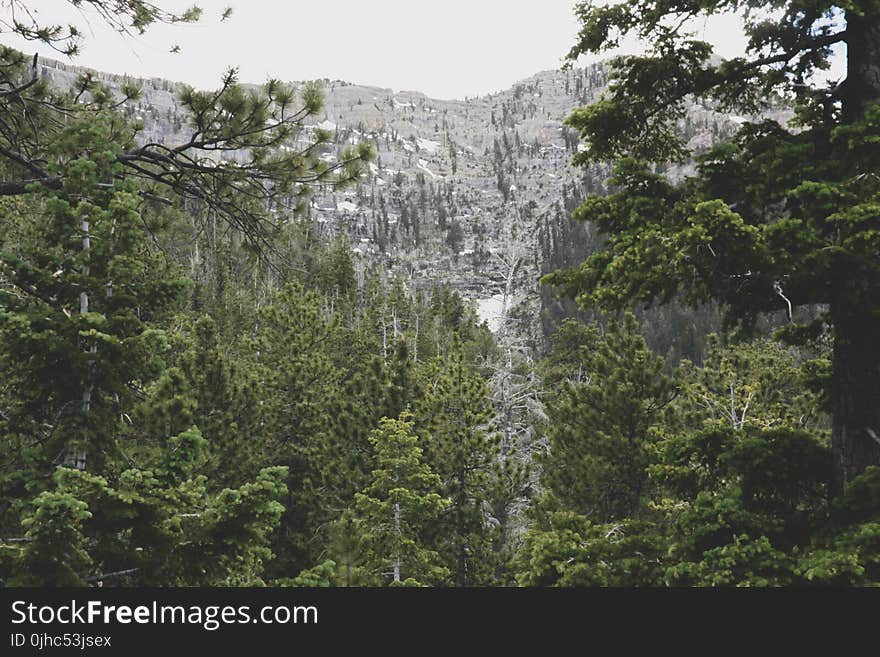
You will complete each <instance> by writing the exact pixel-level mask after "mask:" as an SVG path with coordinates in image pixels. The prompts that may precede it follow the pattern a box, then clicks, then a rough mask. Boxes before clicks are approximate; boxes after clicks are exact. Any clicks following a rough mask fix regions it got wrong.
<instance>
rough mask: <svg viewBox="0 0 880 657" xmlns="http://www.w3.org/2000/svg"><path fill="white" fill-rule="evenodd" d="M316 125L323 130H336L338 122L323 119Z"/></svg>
mask: <svg viewBox="0 0 880 657" xmlns="http://www.w3.org/2000/svg"><path fill="white" fill-rule="evenodd" d="M316 127H318V128H320V129H321V130H336V124H335V123H333V121H321V122H320V123H318V124H317V126H316Z"/></svg>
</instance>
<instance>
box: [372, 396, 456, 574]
mask: <svg viewBox="0 0 880 657" xmlns="http://www.w3.org/2000/svg"><path fill="white" fill-rule="evenodd" d="M370 443H371V445H372V446H373V449H374V450H375V464H376V469H375V470H373V473H372V481H371V482H370V484H369V485H368V486H367V487H366V488H365V489H364V491H363V492H361V493H358V494H357V495H355V509H356V514H357V517H358V521H359V522H360V524H361V526H362V531H363V532H364V534H365V537H364V542H365V544H366V546H367V550H368V552H369V555H370V556H369V558H368V561H367V567H368V568H369V569H371V570H372V571H373V572H374V573H375V574H376V575H378V576H379V577H380V578H381V579H382V580H383V581H386V582H389V581H390V583H391V584H393V585H419V584H421V585H425V584H434V583H439V582H442V581H444V580H445V578H446V577H447V576H448V570H447V569H446V568H444V567H442V566H441V565H440V558H439V555H438V554H437V553H436V552H435V551H433V550H431V549H429V548H428V547H426V545H425V542H426V535H427V534H428V532H429V530H430V527H431V525H432V524H433V523H435V522H436V521H437V518H438V517H439V516H440V514H441V513H442V512H443V510H444V509H445V507H446V506H447V505H448V504H449V500H445V499H443V498H442V497H441V496H440V494H439V493H438V492H437V491H438V490H439V489H440V477H439V476H437V475H436V474H434V473H433V472H431V469H430V468H429V467H428V466H427V465H426V464H425V463H424V462H423V460H422V449H421V448H420V447H419V445H418V443H419V439H418V437H417V436H416V434H415V432H414V428H413V424H412V422H411V421H409V416H408V415H407V414H405V413H404V414H403V415H402V416H401V418H400V419H399V420H389V419H387V418H386V419H383V420H382V422H381V423H380V425H379V428H378V429H377V430H376V431H374V432H373V433H372V434H371V436H370Z"/></svg>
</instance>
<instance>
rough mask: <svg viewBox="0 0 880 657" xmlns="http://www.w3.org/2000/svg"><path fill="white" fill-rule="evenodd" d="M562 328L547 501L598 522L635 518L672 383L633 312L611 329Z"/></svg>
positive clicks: (553, 370) (555, 359)
mask: <svg viewBox="0 0 880 657" xmlns="http://www.w3.org/2000/svg"><path fill="white" fill-rule="evenodd" d="M561 333H562V336H561V340H560V341H558V342H557V343H556V344H555V346H554V349H553V351H552V352H551V356H550V359H549V360H550V363H549V368H550V369H549V373H550V378H551V380H552V379H553V378H556V380H557V386H556V389H555V390H554V391H553V393H552V394H551V395H550V396H548V398H547V416H548V422H549V426H548V431H547V434H548V435H547V438H548V447H547V452H546V453H545V454H543V455H542V456H541V458H540V459H539V464H540V465H541V467H542V470H543V474H542V479H541V481H542V484H543V487H544V490H545V497H544V500H543V501H542V503H541V504H542V506H546V507H548V508H551V509H564V510H570V511H573V512H576V513H580V514H585V515H586V516H587V517H589V518H590V519H591V520H594V521H595V522H598V523H605V522H609V521H611V520H617V519H621V518H624V517H628V516H633V515H634V514H635V513H636V512H637V510H638V509H639V507H640V505H641V503H642V501H643V497H644V495H645V493H646V488H647V485H648V481H647V470H646V468H647V466H648V464H649V463H650V461H651V459H652V457H653V454H654V443H655V442H656V440H657V435H656V432H655V430H656V426H657V424H658V421H659V420H660V419H661V417H662V413H663V411H664V408H665V407H666V406H668V404H669V402H670V401H671V400H672V398H673V397H674V394H675V392H674V388H673V386H672V382H671V380H670V379H669V377H668V376H666V375H665V374H664V373H663V369H664V363H663V361H662V359H660V358H658V357H656V356H654V355H653V354H651V353H650V352H649V351H648V349H647V347H646V346H645V343H644V340H643V339H642V337H641V336H640V335H639V334H638V331H637V326H636V320H635V318H634V317H633V316H632V315H627V316H626V317H625V318H624V320H623V322H612V323H610V324H609V326H608V329H607V330H606V331H605V332H604V333H601V332H600V331H599V330H598V329H596V328H595V327H587V326H584V325H581V324H577V323H575V322H573V321H570V322H567V323H566V324H565V325H564V327H563V330H562V331H561ZM572 336H577V339H578V342H577V346H576V349H572V343H571V342H570V340H571V337H572ZM569 359H570V360H569ZM566 370H567V371H566ZM563 377H564V378H563Z"/></svg>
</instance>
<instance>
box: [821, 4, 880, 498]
mask: <svg viewBox="0 0 880 657" xmlns="http://www.w3.org/2000/svg"><path fill="white" fill-rule="evenodd" d="M846 21H847V27H846V46H847V77H846V82H845V84H844V89H843V117H842V118H843V123H845V124H849V123H854V122H856V121H859V120H860V119H862V118H863V116H864V114H865V111H866V110H867V109H868V107H869V106H870V105H872V104H874V103H880V10H877V9H870V10H867V11H865V13H864V15H863V16H857V15H855V12H853V11H849V12H847V15H846ZM845 157H846V156H844V158H845ZM861 166H862V165H861V163H859V162H853V163H849V164H848V165H847V166H846V167H845V168H846V169H847V170H851V171H850V173H860V172H861ZM866 265H867V266H866ZM832 285H834V286H835V293H834V296H835V297H836V298H835V299H834V300H833V301H832V304H831V309H832V321H833V325H834V349H833V359H832V368H833V369H832V372H833V374H832V380H831V413H832V427H831V451H832V455H833V458H834V465H833V467H834V471H833V476H832V494H833V495H834V496H840V495H843V494H845V493H846V491H847V487H848V486H849V484H850V483H851V482H852V480H853V479H855V478H856V477H857V476H859V475H860V474H861V473H862V472H864V471H865V469H866V468H867V467H869V466H871V465H880V315H878V308H880V289H878V284H877V280H876V277H875V276H874V275H873V274H872V267H871V264H870V263H866V262H865V261H864V260H860V259H859V258H858V257H857V256H856V257H854V259H853V260H852V261H848V262H845V263H841V264H840V266H839V267H838V268H837V271H836V272H835V275H834V277H833V281H832Z"/></svg>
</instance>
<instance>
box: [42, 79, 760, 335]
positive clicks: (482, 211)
mask: <svg viewBox="0 0 880 657" xmlns="http://www.w3.org/2000/svg"><path fill="white" fill-rule="evenodd" d="M82 72H83V69H79V68H77V67H73V66H70V65H66V64H62V63H57V62H44V64H43V75H45V76H47V77H49V78H51V79H52V80H53V81H55V82H56V83H58V84H61V85H66V84H70V83H71V82H72V81H73V79H74V78H75V76H76V75H79V74H81V73H82ZM94 75H95V76H96V77H98V78H99V79H102V80H104V81H105V82H106V83H108V84H109V85H110V86H111V87H113V86H115V87H118V86H120V85H121V84H122V83H123V82H124V81H125V78H123V77H121V76H113V75H107V74H101V73H94ZM323 84H324V91H325V107H324V111H323V114H322V116H320V117H318V119H317V120H316V121H315V122H314V123H315V124H316V125H317V127H320V128H323V129H326V130H329V131H331V132H332V133H333V135H334V147H333V148H328V149H327V152H325V153H324V154H323V157H324V158H326V159H327V160H328V161H333V160H334V159H335V157H336V152H337V151H338V149H340V148H342V147H344V146H345V145H348V144H353V143H357V142H359V141H364V140H368V141H371V142H373V144H374V145H375V147H376V150H377V153H378V158H377V160H376V161H375V162H374V163H373V164H371V166H370V170H369V172H368V173H367V175H366V176H365V177H364V179H363V180H362V181H361V183H360V184H359V185H357V186H356V187H354V188H349V189H346V190H344V191H341V190H334V189H329V188H328V189H320V190H318V191H317V192H316V193H315V195H314V197H313V200H312V203H311V207H310V209H309V216H310V218H311V220H312V221H314V222H315V224H316V225H317V226H319V227H320V230H321V231H323V232H324V233H326V234H344V235H347V236H348V237H349V239H350V240H351V245H352V251H353V254H354V255H355V257H356V260H358V262H360V263H361V266H366V265H367V264H368V263H371V262H377V261H378V262H382V263H383V265H384V266H385V267H386V268H387V269H388V270H390V271H391V272H396V273H401V274H403V275H404V276H405V277H406V278H407V279H409V281H410V285H411V287H412V288H414V289H415V288H423V287H430V286H432V285H433V284H434V283H435V282H444V283H447V284H449V285H451V286H452V287H454V288H456V289H458V290H459V291H460V292H461V293H462V294H463V295H464V296H465V297H468V298H471V299H474V300H475V301H476V302H477V308H478V311H479V312H480V313H481V316H482V317H483V318H484V319H486V320H487V321H488V323H489V326H490V328H492V330H493V331H495V332H496V333H499V332H504V331H506V330H514V331H515V332H516V333H517V334H518V335H519V337H520V338H522V339H524V340H525V342H527V343H530V344H532V345H537V344H540V343H541V342H542V339H543V338H542V335H541V333H542V330H541V329H542V327H541V325H540V321H539V320H538V317H539V315H540V313H541V294H540V286H539V284H538V278H539V277H540V275H541V274H542V273H544V272H546V271H549V270H550V269H552V268H555V267H559V266H564V265H566V264H569V263H570V262H572V261H573V260H574V259H576V258H579V257H581V256H582V255H583V254H585V253H587V252H589V251H590V250H591V249H592V248H593V244H592V233H591V231H590V230H589V228H588V227H587V228H582V229H572V228H571V226H570V225H569V224H570V219H569V216H570V213H571V210H572V209H573V208H574V207H575V206H576V205H577V204H578V202H579V201H580V200H581V199H582V198H583V197H584V196H585V195H586V194H588V193H592V192H601V191H603V190H605V189H606V180H607V176H608V169H607V167H603V166H594V167H591V168H589V169H574V168H573V167H572V166H571V164H570V161H571V157H572V155H573V154H574V153H575V152H576V151H577V149H578V148H579V147H580V145H579V142H578V136H577V134H576V133H575V132H574V131H572V130H571V129H569V128H568V127H566V126H565V125H563V119H564V118H565V117H566V115H567V114H568V113H569V112H570V111H571V109H572V108H574V107H576V106H579V105H583V104H586V103H588V102H591V101H593V100H595V99H597V98H598V97H599V95H600V94H601V93H602V90H603V89H604V87H605V85H606V69H605V68H604V67H603V66H600V65H596V66H591V67H588V68H585V69H574V70H570V71H544V72H541V73H538V74H537V75H534V76H533V77H531V78H529V79H527V80H523V81H522V82H520V83H518V84H517V85H515V86H514V87H513V88H511V89H509V90H507V91H504V92H501V93H498V94H493V95H489V96H482V97H478V98H472V99H465V100H460V101H442V100H433V99H431V98H428V97H427V96H425V95H424V94H421V93H418V92H414V91H401V92H394V91H392V90H390V89H381V88H377V87H367V86H361V85H356V84H350V83H347V82H342V81H330V80H324V81H323ZM141 85H142V88H143V97H142V99H141V100H140V101H139V102H137V103H134V104H130V105H129V106H128V107H126V108H125V111H126V112H127V113H128V114H129V116H130V117H132V118H134V119H138V120H140V121H142V122H143V124H144V138H145V139H149V140H154V141H157V142H165V143H173V142H174V141H175V140H176V139H179V138H180V136H181V135H182V133H183V130H185V127H186V120H187V118H186V115H185V113H184V112H183V111H181V109H180V107H179V105H178V103H177V100H176V95H175V94H176V92H177V91H178V90H179V85H178V84H176V83H173V82H169V81H166V80H160V79H152V80H143V81H141ZM742 120H743V119H741V118H740V117H737V116H732V115H721V114H718V113H715V112H713V111H711V110H709V109H706V108H704V107H701V106H697V105H695V106H693V107H692V108H691V111H690V112H689V114H688V116H687V118H686V119H685V120H684V121H683V122H682V123H681V125H680V126H679V128H680V130H681V131H682V133H683V134H684V135H685V137H686V138H687V139H688V140H689V143H690V145H691V146H692V147H695V148H697V149H704V148H707V147H708V146H709V145H711V143H712V142H714V141H715V140H716V139H717V138H718V137H719V136H721V135H724V134H729V133H730V132H732V131H733V130H734V129H735V128H736V127H737V125H738V124H739V123H740V122H741V121H742ZM685 172H686V170H685V169H683V170H679V171H675V172H673V174H674V175H681V174H683V173H685ZM511 322H513V323H515V325H516V326H515V328H514V327H513V326H512V325H511Z"/></svg>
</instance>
